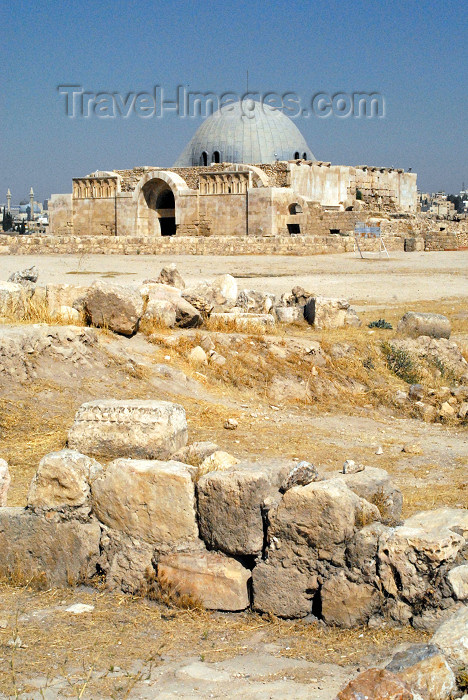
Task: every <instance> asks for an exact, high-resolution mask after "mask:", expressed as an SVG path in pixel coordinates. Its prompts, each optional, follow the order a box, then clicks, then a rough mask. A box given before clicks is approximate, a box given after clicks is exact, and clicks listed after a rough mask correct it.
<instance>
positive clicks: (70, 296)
mask: <svg viewBox="0 0 468 700" xmlns="http://www.w3.org/2000/svg"><path fill="white" fill-rule="evenodd" d="M88 289H89V287H85V286H83V285H82V286H80V285H74V284H48V285H47V286H46V301H47V304H48V306H49V311H50V312H51V313H52V314H53V313H59V312H60V308H61V307H62V306H68V307H70V306H71V307H73V306H74V305H75V304H76V302H78V301H79V300H80V299H84V297H85V296H86V294H87V292H88ZM75 310H76V309H75Z"/></svg>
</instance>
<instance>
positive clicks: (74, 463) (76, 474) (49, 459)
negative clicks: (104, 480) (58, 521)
mask: <svg viewBox="0 0 468 700" xmlns="http://www.w3.org/2000/svg"><path fill="white" fill-rule="evenodd" d="M101 474H102V466H101V465H100V464H99V463H98V462H96V461H95V460H94V459H91V458H90V457H86V455H83V454H81V453H80V452H76V451H75V450H60V452H51V453H50V454H48V455H46V456H45V457H43V458H42V459H41V461H40V462H39V467H38V469H37V472H36V474H35V476H34V478H33V480H32V482H31V485H30V487H29V494H28V506H29V507H30V508H35V509H36V508H38V509H45V510H51V509H52V510H59V509H62V508H76V507H78V506H83V505H85V504H86V503H89V499H90V494H91V489H90V483H91V482H92V481H93V480H94V479H96V478H97V477H99V476H101Z"/></svg>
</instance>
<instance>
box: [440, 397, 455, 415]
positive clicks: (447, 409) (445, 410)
mask: <svg viewBox="0 0 468 700" xmlns="http://www.w3.org/2000/svg"><path fill="white" fill-rule="evenodd" d="M454 415H455V409H454V408H453V406H451V405H450V404H449V403H448V401H444V403H443V404H442V406H441V407H440V410H439V416H440V417H441V418H453V416H454Z"/></svg>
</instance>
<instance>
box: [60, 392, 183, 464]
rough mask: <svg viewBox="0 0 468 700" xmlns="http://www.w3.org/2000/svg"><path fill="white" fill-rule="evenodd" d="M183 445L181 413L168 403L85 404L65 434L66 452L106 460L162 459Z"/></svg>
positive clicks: (120, 402)
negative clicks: (127, 458) (90, 455)
mask: <svg viewBox="0 0 468 700" xmlns="http://www.w3.org/2000/svg"><path fill="white" fill-rule="evenodd" d="M186 443H187V420H186V418H185V411H184V409H183V408H182V406H179V405H178V404H175V403H170V402H168V401H152V400H143V399H141V400H140V399H128V400H126V401H118V400H115V399H108V400H102V401H99V400H98V401H89V402H88V403H84V404H83V405H82V406H80V408H79V409H78V411H77V412H76V415H75V420H74V423H73V425H72V427H71V428H70V430H69V433H68V446H69V447H70V448H72V449H75V450H78V451H80V452H84V453H85V454H93V455H96V456H100V457H106V458H108V459H112V458H113V457H133V458H141V459H166V458H167V457H170V456H171V455H172V454H173V453H174V452H176V451H177V450H179V449H180V448H181V447H184V445H185V444H186Z"/></svg>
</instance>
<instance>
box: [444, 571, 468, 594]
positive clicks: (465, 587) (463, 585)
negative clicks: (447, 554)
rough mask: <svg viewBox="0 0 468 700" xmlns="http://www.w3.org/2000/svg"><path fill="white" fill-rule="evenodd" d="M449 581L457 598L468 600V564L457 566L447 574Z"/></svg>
mask: <svg viewBox="0 0 468 700" xmlns="http://www.w3.org/2000/svg"><path fill="white" fill-rule="evenodd" d="M447 579H448V582H449V583H450V586H451V588H452V590H453V592H454V595H455V598H456V599H457V600H468V564H462V566H456V567H455V568H454V569H451V571H449V572H448V574H447Z"/></svg>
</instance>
